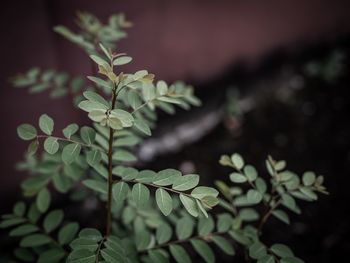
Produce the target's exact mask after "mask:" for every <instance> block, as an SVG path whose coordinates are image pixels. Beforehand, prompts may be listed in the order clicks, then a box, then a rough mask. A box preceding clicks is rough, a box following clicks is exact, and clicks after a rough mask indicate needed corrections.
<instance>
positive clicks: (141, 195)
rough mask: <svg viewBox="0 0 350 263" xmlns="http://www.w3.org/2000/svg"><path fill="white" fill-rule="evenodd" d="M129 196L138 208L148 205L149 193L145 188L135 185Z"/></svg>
mask: <svg viewBox="0 0 350 263" xmlns="http://www.w3.org/2000/svg"><path fill="white" fill-rule="evenodd" d="M131 196H132V198H133V200H134V202H135V204H136V205H137V206H138V207H143V206H145V205H146V204H147V203H148V200H149V196H150V192H149V189H148V188H147V187H146V186H144V185H143V184H141V183H137V184H135V185H134V186H133V188H132V191H131Z"/></svg>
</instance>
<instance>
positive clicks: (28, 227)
mask: <svg viewBox="0 0 350 263" xmlns="http://www.w3.org/2000/svg"><path fill="white" fill-rule="evenodd" d="M38 230H39V228H38V227H37V226H36V225H32V224H25V225H21V226H18V227H16V228H15V229H13V230H11V232H10V233H9V235H10V236H12V237H15V236H24V235H28V234H31V233H34V232H36V231H38Z"/></svg>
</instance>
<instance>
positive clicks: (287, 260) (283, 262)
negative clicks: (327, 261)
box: [281, 257, 304, 263]
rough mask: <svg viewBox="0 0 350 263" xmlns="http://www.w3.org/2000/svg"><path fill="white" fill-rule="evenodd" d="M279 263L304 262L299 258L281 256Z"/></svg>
mask: <svg viewBox="0 0 350 263" xmlns="http://www.w3.org/2000/svg"><path fill="white" fill-rule="evenodd" d="M281 263H304V261H303V260H301V259H300V258H296V257H288V258H282V259H281Z"/></svg>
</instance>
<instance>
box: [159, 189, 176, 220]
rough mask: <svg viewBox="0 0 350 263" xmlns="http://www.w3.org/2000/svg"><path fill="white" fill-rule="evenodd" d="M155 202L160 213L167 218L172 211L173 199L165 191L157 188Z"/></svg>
mask: <svg viewBox="0 0 350 263" xmlns="http://www.w3.org/2000/svg"><path fill="white" fill-rule="evenodd" d="M156 202H157V205H158V207H159V209H160V211H161V212H162V213H163V214H164V215H165V216H168V215H169V214H170V213H171V211H172V210H173V199H172V198H171V196H170V195H169V193H168V192H167V191H165V190H164V189H162V188H158V189H157V191H156Z"/></svg>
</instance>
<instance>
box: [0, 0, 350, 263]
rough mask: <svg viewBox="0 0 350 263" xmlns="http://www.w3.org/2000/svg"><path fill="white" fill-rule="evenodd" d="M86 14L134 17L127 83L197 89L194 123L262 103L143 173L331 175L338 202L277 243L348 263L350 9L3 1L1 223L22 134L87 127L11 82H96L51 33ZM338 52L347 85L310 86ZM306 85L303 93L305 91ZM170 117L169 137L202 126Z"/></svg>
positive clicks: (65, 102)
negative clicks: (54, 76) (228, 103)
mask: <svg viewBox="0 0 350 263" xmlns="http://www.w3.org/2000/svg"><path fill="white" fill-rule="evenodd" d="M77 10H82V11H85V10H86V11H89V12H92V13H94V14H95V15H97V16H98V17H99V18H101V20H104V19H106V18H107V17H108V16H109V15H110V14H112V13H115V12H124V13H125V14H126V17H127V18H128V19H129V20H130V21H132V22H133V24H134V26H133V27H132V28H131V29H130V30H128V34H129V37H128V38H127V39H126V40H123V41H121V42H120V44H118V48H119V50H118V51H120V52H127V53H128V54H129V55H131V56H132V57H133V58H134V60H133V63H131V64H130V65H128V66H127V67H125V68H126V71H132V72H134V71H136V70H138V69H144V68H145V69H148V70H149V71H150V72H152V73H155V75H156V77H157V78H158V79H164V80H166V81H169V82H171V81H174V80H177V79H181V80H185V81H186V82H189V83H191V84H193V85H194V86H195V87H196V92H197V93H198V94H199V95H200V97H201V99H202V100H203V101H204V105H203V109H201V110H197V111H195V115H193V116H194V117H192V118H197V117H198V116H201V115H203V114H207V113H208V112H211V111H215V110H217V109H219V108H221V107H222V105H223V104H224V103H225V98H226V97H225V94H226V91H227V89H228V88H230V87H231V86H233V85H234V86H237V87H238V89H239V90H240V92H241V94H243V95H244V96H246V97H253V98H254V99H255V101H256V102H255V103H254V105H255V106H254V108H253V109H252V110H249V111H247V112H246V113H244V114H243V115H242V116H240V117H237V116H236V117H232V116H228V117H224V121H223V122H221V123H220V124H218V125H217V126H215V127H213V129H212V130H211V131H210V132H209V133H208V134H207V135H206V136H204V137H201V138H198V140H197V142H195V143H193V144H190V145H187V146H185V147H182V148H181V149H180V150H179V151H178V152H177V153H169V154H163V155H160V156H158V159H157V161H156V162H155V161H153V162H149V163H147V162H146V163H144V164H143V165H144V166H148V167H152V168H156V169H160V168H165V167H169V166H171V167H181V166H182V167H184V165H186V164H191V166H193V167H195V169H196V170H197V171H198V172H199V173H200V174H202V175H203V177H204V181H207V182H212V181H214V180H216V179H217V178H220V179H222V178H224V176H225V174H228V172H229V171H227V170H225V169H222V168H220V167H219V166H218V165H217V160H218V158H219V156H220V155H221V154H224V153H231V152H235V151H238V152H241V153H242V154H243V155H244V156H245V157H246V159H247V160H248V161H249V162H250V163H254V164H257V166H258V167H260V168H262V167H263V160H264V158H265V157H266V156H267V154H268V153H271V154H272V155H273V156H274V157H275V158H276V159H286V160H287V161H288V163H289V167H290V168H291V169H292V170H295V171H297V172H302V171H305V170H315V171H316V172H317V173H319V174H324V176H325V178H326V183H325V184H326V185H327V186H328V188H329V191H330V192H331V195H330V196H326V197H321V198H320V201H319V202H317V203H316V204H308V203H306V204H303V208H304V209H305V210H304V211H305V212H304V214H303V215H302V216H297V217H295V218H294V217H293V220H294V222H295V223H293V224H292V226H291V227H290V228H288V227H285V226H283V225H281V223H279V222H275V221H272V222H271V224H270V225H268V228H267V233H268V234H267V240H268V241H274V240H279V241H281V242H285V243H287V244H289V245H291V246H292V247H294V248H295V251H296V254H297V255H298V256H300V257H301V258H304V259H305V260H306V262H345V261H346V260H345V258H346V257H345V255H346V252H347V251H348V249H350V241H349V238H348V236H349V232H350V229H349V228H350V226H349V220H350V216H349V205H348V200H349V197H350V194H349V191H348V190H347V188H348V184H349V182H350V180H349V178H348V177H349V159H350V154H349V144H350V126H349V119H348V110H349V108H350V106H349V91H348V88H349V87H348V85H349V78H350V74H349V67H348V66H349V58H348V56H346V54H348V53H349V51H350V50H349V49H350V48H349V43H350V41H349V32H350V2H349V1H341V0H338V1H331V0H329V1H325V0H324V1H316V0H309V1H278V0H276V1H229V0H227V1H224V0H218V1H199V0H198V1H194V0H192V1H189V0H187V1H185V0H183V1H180V0H178V1H164V0H163V1H162V0H158V1H156V0H152V1H97V0H96V1H79V0H74V1H59V0H55V1H49V0H47V1H44V0H32V1H3V2H2V3H1V9H0V33H1V36H2V37H1V42H0V43H1V44H0V45H1V48H0V61H1V63H0V69H1V75H0V92H1V95H0V109H1V120H2V123H3V127H2V128H1V136H0V140H1V141H0V145H1V147H2V151H1V159H0V162H1V175H0V176H1V191H0V197H1V200H2V202H1V205H0V212H5V211H6V210H8V209H9V208H10V207H11V206H12V204H13V202H14V201H15V200H16V198H17V197H18V196H19V193H20V191H19V187H18V184H19V182H20V181H21V180H22V179H23V178H24V177H25V176H26V174H25V173H20V172H18V171H16V170H15V169H14V166H15V163H16V162H17V161H19V160H20V159H21V158H22V156H23V152H24V150H25V147H26V144H25V143H23V141H21V140H19V139H18V138H17V135H16V127H17V126H18V125H19V124H20V123H23V122H29V123H31V122H32V123H33V122H36V121H37V119H38V117H39V116H40V115H41V114H42V113H44V112H45V113H48V114H49V115H50V116H52V117H53V118H54V119H55V122H56V125H57V126H58V127H59V128H63V127H64V126H65V125H66V124H68V123H71V122H81V121H84V114H82V113H81V112H79V111H76V110H75V109H74V107H73V106H72V105H71V99H70V98H64V99H60V100H50V99H48V97H47V94H46V93H43V94H39V95H29V94H28V93H27V91H26V90H23V89H14V88H12V87H11V85H10V84H9V81H8V80H9V78H10V77H11V76H13V75H14V74H16V73H18V72H23V71H26V70H27V69H28V68H30V67H32V66H39V67H42V68H55V69H59V70H66V71H68V72H70V73H72V74H82V75H86V74H91V72H90V68H91V67H90V63H89V60H88V58H87V57H86V55H85V54H84V53H83V52H82V51H81V50H79V49H78V48H76V47H75V46H73V45H72V44H70V43H69V42H67V41H65V40H63V39H62V38H61V37H60V36H58V35H56V34H55V33H54V32H53V31H52V27H53V26H54V25H57V24H63V25H66V26H69V27H74V25H73V19H74V15H75V12H76V11H77ZM335 49H339V50H341V51H342V52H343V53H344V54H345V60H344V61H343V71H342V74H341V75H340V76H339V78H337V79H336V80H334V81H331V82H329V81H325V80H324V79H322V78H317V77H309V76H307V75H306V74H305V70H304V68H305V65H306V64H307V63H308V62H309V61H312V60H317V61H321V62H322V61H323V62H324V61H327V59H328V56H329V54H330V53H332V52H333V51H334V50H335ZM295 82H297V83H299V84H300V83H301V84H300V85H299V84H295ZM298 85H299V86H302V88H299V89H298V88H295V86H298ZM281 86H287V88H286V89H287V90H288V89H290V90H293V95H292V96H290V97H288V99H281V98H280V97H279V96H278V92H277V95H276V92H275V90H278V89H279V88H280V87H281ZM293 87H294V89H293ZM161 117H162V118H161V120H160V123H161V125H160V126H161V127H160V129H159V131H158V133H156V134H158V135H159V136H161V135H162V133H163V132H164V133H166V132H167V130H169V129H171V127H172V125H177V124H181V123H183V122H190V121H191V117H190V115H186V114H184V113H183V112H180V114H179V115H178V116H177V117H171V118H169V117H166V116H165V115H164V116H163V115H161ZM170 119H171V121H169V120H170ZM338 258H342V259H341V260H340V261H338Z"/></svg>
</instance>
